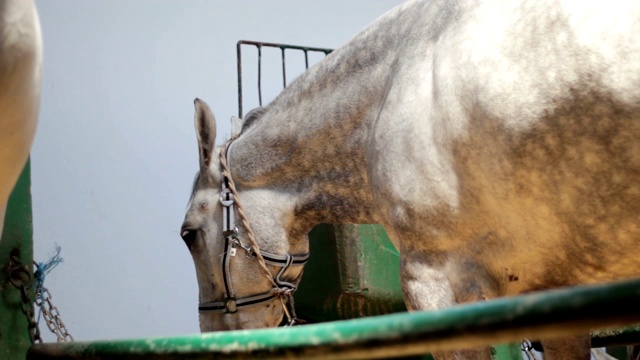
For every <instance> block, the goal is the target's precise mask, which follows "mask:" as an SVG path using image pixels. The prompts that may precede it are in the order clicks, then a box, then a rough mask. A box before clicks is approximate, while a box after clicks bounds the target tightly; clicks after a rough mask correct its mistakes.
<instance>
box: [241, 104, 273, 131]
mask: <svg viewBox="0 0 640 360" xmlns="http://www.w3.org/2000/svg"><path fill="white" fill-rule="evenodd" d="M266 112H267V107H264V106H259V107H257V108H255V109H252V110H251V111H249V112H248V113H247V115H245V117H244V119H243V122H242V130H240V134H242V133H244V132H245V131H246V130H248V129H249V128H250V127H251V126H252V125H253V124H254V123H255V122H256V121H257V120H259V119H260V118H261V117H262V115H264V113H266Z"/></svg>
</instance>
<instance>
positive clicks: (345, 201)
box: [230, 29, 396, 226]
mask: <svg viewBox="0 0 640 360" xmlns="http://www.w3.org/2000/svg"><path fill="white" fill-rule="evenodd" d="M376 33H377V34H376ZM372 34H376V35H375V38H374V39H370V38H369V37H371V36H372ZM395 42H396V38H395V37H394V34H393V33H384V32H380V31H378V32H375V31H372V30H371V29H369V30H367V31H365V32H364V33H362V34H360V35H358V36H357V37H355V38H354V39H353V40H352V41H351V42H349V43H348V44H347V45H345V46H344V47H342V48H341V49H339V50H337V51H335V52H334V53H332V54H331V55H329V56H328V57H327V58H325V60H324V61H322V62H321V63H319V64H318V65H316V66H315V67H313V68H311V69H310V70H309V71H308V72H307V73H305V74H303V75H302V76H301V77H300V78H298V79H297V80H296V81H294V82H293V83H292V84H291V85H290V86H289V87H287V89H285V90H284V91H283V92H282V93H281V94H280V95H279V96H278V97H277V98H276V99H275V100H274V101H273V102H272V103H271V104H269V106H268V107H267V109H266V111H265V112H264V114H263V115H262V117H261V118H260V119H258V120H256V121H255V122H254V123H253V124H252V125H251V127H250V128H248V129H247V130H246V131H244V133H243V134H242V135H241V136H240V137H239V138H238V139H237V140H236V142H235V144H234V146H233V148H232V151H231V154H230V157H231V158H232V162H234V163H235V164H237V166H235V167H234V169H233V171H234V175H233V176H234V177H235V178H237V179H238V180H237V181H238V182H239V183H241V184H242V186H246V187H249V188H258V187H259V188H273V189H276V190H277V191H286V192H287V193H290V194H295V196H297V201H296V207H295V209H292V211H293V212H294V214H295V216H296V217H297V218H300V219H301V220H302V221H303V222H306V223H308V225H310V226H313V225H314V224H315V223H320V222H327V223H371V222H377V218H376V212H375V211H374V207H373V200H372V193H371V190H370V186H369V180H368V174H367V169H368V166H367V165H368V164H367V157H366V145H367V141H368V138H369V129H370V128H371V126H372V124H373V122H374V121H375V118H376V115H377V112H378V109H379V108H380V104H381V102H382V101H383V91H384V87H385V86H384V85H385V83H386V81H387V74H388V72H389V67H390V65H391V63H392V62H393V60H394V58H393V51H389V49H392V48H393V44H394V43H395Z"/></svg>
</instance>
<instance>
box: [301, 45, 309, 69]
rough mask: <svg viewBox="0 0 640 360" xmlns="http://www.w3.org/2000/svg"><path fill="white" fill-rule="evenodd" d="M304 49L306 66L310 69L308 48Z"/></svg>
mask: <svg viewBox="0 0 640 360" xmlns="http://www.w3.org/2000/svg"><path fill="white" fill-rule="evenodd" d="M302 51H304V68H305V69H307V70H309V52H308V51H307V49H304V50H302Z"/></svg>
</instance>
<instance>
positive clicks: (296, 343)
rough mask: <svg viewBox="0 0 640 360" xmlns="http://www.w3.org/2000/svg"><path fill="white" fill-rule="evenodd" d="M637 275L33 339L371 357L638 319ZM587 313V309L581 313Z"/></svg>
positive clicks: (55, 347) (206, 354) (105, 353)
mask: <svg viewBox="0 0 640 360" xmlns="http://www.w3.org/2000/svg"><path fill="white" fill-rule="evenodd" d="M638 304H640V279H635V280H629V281H624V282H616V283H610V284H605V285H597V286H582V287H577V288H572V289H561V290H554V291H549V292H544V293H535V294H530V295H524V296H518V297H511V298H502V299H497V300H493V301H487V302H484V303H475V304H469V305H460V306H456V307H452V308H449V309H444V310H441V311H425V312H415V313H402V314H392V315H384V316H378V317H371V318H364V319H355V320H345V321H335V322H329V323H322V324H315V325H306V326H299V327H293V328H284V329H283V328H280V329H261V330H244V331H228V332H214V333H206V334H201V335H192V336H179V337H166V338H152V339H139V340H121V341H96V342H72V343H61V344H40V345H34V346H32V347H31V348H30V349H29V351H28V354H27V359H28V360H37V359H40V360H43V359H102V360H107V359H213V358H215V359H239V358H247V357H251V358H269V359H283V358H287V359H291V358H304V359H372V358H384V357H396V358H397V357H399V356H410V355H418V354H425V353H428V352H433V351H437V350H450V349H459V348H468V347H478V346H488V345H491V344H500V343H508V342H518V341H520V340H521V339H523V338H526V337H528V338H534V339H536V338H544V337H546V338H549V337H557V336H568V335H575V334H583V333H586V332H587V331H589V330H593V329H597V328H607V327H613V326H622V325H629V324H633V323H637V322H639V321H640V306H638ZM585 315H586V316H585Z"/></svg>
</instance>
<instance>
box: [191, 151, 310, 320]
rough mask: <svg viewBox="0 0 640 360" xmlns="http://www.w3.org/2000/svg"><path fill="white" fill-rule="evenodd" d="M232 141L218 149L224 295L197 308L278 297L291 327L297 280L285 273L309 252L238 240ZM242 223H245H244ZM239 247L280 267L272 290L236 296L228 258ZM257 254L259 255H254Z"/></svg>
mask: <svg viewBox="0 0 640 360" xmlns="http://www.w3.org/2000/svg"><path fill="white" fill-rule="evenodd" d="M233 140H234V139H231V140H230V141H228V142H227V143H226V144H225V145H224V147H223V149H222V150H221V164H222V167H223V170H227V171H223V174H225V173H226V175H223V176H222V190H221V192H220V204H221V205H222V235H223V237H224V253H223V254H222V255H223V261H222V278H223V283H224V291H225V297H224V299H223V300H221V301H208V302H201V303H200V304H199V305H198V311H199V312H200V313H225V314H234V313H236V312H237V311H239V310H240V309H242V308H246V307H249V306H253V305H257V304H261V303H264V302H267V301H271V300H272V299H274V298H279V299H280V302H281V304H282V306H283V309H284V313H285V315H286V316H287V325H286V326H290V325H293V324H294V323H295V322H296V320H297V319H296V317H295V309H294V302H293V293H294V292H295V291H296V289H297V283H298V279H296V280H295V281H294V282H289V281H285V280H284V276H285V274H286V272H287V270H288V269H289V268H290V267H291V266H300V265H304V264H305V263H306V262H307V260H308V259H309V253H306V254H301V255H291V254H285V255H278V254H272V253H269V252H266V251H262V250H260V249H259V248H258V246H257V244H256V243H255V242H253V244H252V245H244V244H243V243H242V241H240V239H239V238H238V228H237V227H236V224H235V212H236V209H235V207H236V206H239V204H237V203H238V199H237V192H236V191H235V186H232V185H233V180H232V179H231V176H230V174H231V173H230V172H229V171H228V163H227V161H228V158H227V156H226V155H228V151H229V148H230V144H231V142H232V141H233ZM223 154H224V155H225V156H224V158H223V156H222V155H223ZM225 168H226V169H225ZM234 194H235V195H234ZM240 214H242V213H240ZM245 220H246V219H245ZM245 224H247V225H248V223H246V222H245ZM238 248H240V249H242V250H244V251H245V253H246V254H245V256H246V257H247V258H248V259H251V260H256V261H259V262H262V263H263V265H264V264H269V265H273V266H277V267H280V268H281V269H280V271H279V272H278V274H277V275H276V276H275V277H274V276H272V275H271V273H269V276H271V278H272V279H273V281H272V283H273V284H274V285H275V286H274V287H273V288H272V289H271V290H269V291H266V292H263V293H259V294H256V295H251V296H246V297H242V298H238V297H237V296H236V292H235V290H234V286H233V279H232V276H231V267H230V263H231V259H232V258H234V257H235V256H236V255H237V251H238ZM258 253H259V254H260V255H261V256H256V255H257V254H258ZM262 268H264V269H266V266H263V267H262Z"/></svg>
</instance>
